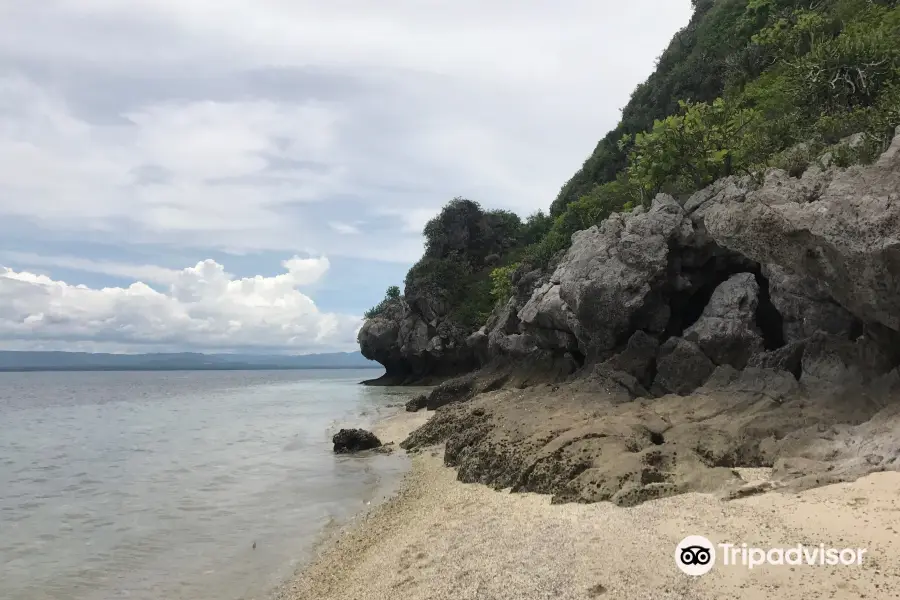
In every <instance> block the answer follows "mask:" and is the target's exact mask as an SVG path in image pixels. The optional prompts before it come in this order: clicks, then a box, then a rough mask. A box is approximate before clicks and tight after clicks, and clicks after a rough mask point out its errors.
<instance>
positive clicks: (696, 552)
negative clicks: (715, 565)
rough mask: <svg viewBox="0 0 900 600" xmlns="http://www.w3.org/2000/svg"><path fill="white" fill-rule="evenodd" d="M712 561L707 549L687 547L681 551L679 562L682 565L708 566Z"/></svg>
mask: <svg viewBox="0 0 900 600" xmlns="http://www.w3.org/2000/svg"><path fill="white" fill-rule="evenodd" d="M710 559H712V553H711V552H710V549H709V548H704V547H703V546H687V547H686V548H682V549H681V555H680V560H681V563H682V564H684V565H708V564H709V561H710Z"/></svg>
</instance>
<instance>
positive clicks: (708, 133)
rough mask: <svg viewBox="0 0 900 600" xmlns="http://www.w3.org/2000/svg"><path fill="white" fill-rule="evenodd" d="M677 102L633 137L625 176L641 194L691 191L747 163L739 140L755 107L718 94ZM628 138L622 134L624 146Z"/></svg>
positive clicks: (741, 168) (753, 114)
mask: <svg viewBox="0 0 900 600" xmlns="http://www.w3.org/2000/svg"><path fill="white" fill-rule="evenodd" d="M679 105H680V108H681V111H680V113H679V114H677V115H671V116H669V117H666V118H665V119H663V120H657V121H656V122H655V123H654V124H653V128H652V129H651V130H650V131H647V132H644V133H638V134H637V135H635V136H634V138H633V144H634V146H633V149H632V150H631V153H630V154H629V157H628V162H629V164H628V176H629V178H630V179H631V181H634V182H635V183H636V184H638V185H639V186H640V187H641V188H642V189H643V190H644V191H645V195H644V197H645V198H647V197H651V198H652V197H653V196H654V195H656V193H657V192H660V191H670V192H673V193H682V192H691V191H695V190H698V189H700V188H702V187H704V186H706V185H708V184H710V183H712V182H713V181H714V180H715V179H717V178H719V177H724V176H727V175H731V174H732V173H733V172H738V171H743V170H745V169H746V168H747V166H748V164H747V162H748V161H747V159H746V156H745V154H744V153H743V152H742V148H743V147H742V146H741V139H740V138H741V136H742V134H743V133H744V130H745V129H746V128H747V127H748V126H749V125H751V124H752V123H753V122H754V120H756V119H757V118H758V114H757V113H756V112H755V111H753V110H750V109H741V108H738V107H736V106H735V105H734V104H733V103H727V102H725V101H724V100H723V99H721V98H718V99H716V100H715V101H714V102H713V103H712V104H706V103H705V102H700V103H689V102H680V103H679ZM630 142H632V138H629V137H625V138H623V140H622V145H623V147H624V146H625V145H627V144H629V143H630Z"/></svg>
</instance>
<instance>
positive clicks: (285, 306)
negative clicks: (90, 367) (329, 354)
mask: <svg viewBox="0 0 900 600" xmlns="http://www.w3.org/2000/svg"><path fill="white" fill-rule="evenodd" d="M110 265H113V270H120V269H121V270H124V269H125V266H124V265H115V264H113V263H109V264H107V265H102V264H101V265H100V266H101V267H103V266H110ZM282 265H283V267H284V268H285V272H284V273H281V274H279V275H276V276H273V277H262V276H256V277H248V278H243V279H238V278H235V277H233V276H232V275H230V274H229V273H227V272H226V271H225V269H224V267H223V266H222V265H220V264H218V263H216V262H215V261H213V260H205V261H202V262H200V263H198V264H197V265H196V266H194V267H189V268H186V269H183V270H180V271H178V270H170V269H161V268H157V270H155V271H147V269H148V267H139V269H138V270H143V271H146V272H147V273H148V274H150V275H151V276H153V277H156V278H157V279H166V280H168V286H167V288H166V289H165V290H164V291H156V290H154V289H153V288H151V287H150V286H148V285H147V284H145V283H143V282H140V281H138V282H135V283H133V284H131V285H130V286H128V287H124V288H123V287H107V288H101V289H95V288H89V287H87V286H84V285H69V284H67V283H65V282H63V281H57V280H54V279H52V278H51V277H49V276H46V275H37V274H34V273H29V272H23V271H18V272H17V271H15V270H13V269H10V268H8V267H0V345H2V346H3V347H7V348H18V349H35V348H43V349H46V348H50V347H54V345H58V346H60V347H65V348H71V347H73V344H74V345H78V344H81V345H84V344H93V346H92V347H94V348H109V347H114V348H124V349H129V350H132V351H138V350H145V351H146V350H159V349H160V348H166V349H185V348H187V349H194V350H201V351H203V350H207V351H208V350H245V351H253V350H265V351H282V352H292V353H303V352H313V351H330V350H349V349H352V348H353V347H354V346H355V336H356V333H357V331H358V328H359V326H360V323H361V320H360V318H359V317H354V316H351V315H339V314H334V313H325V312H322V311H320V310H319V309H318V308H317V307H316V305H315V303H314V302H313V301H312V299H310V298H309V297H308V296H306V295H305V294H303V293H302V292H301V291H300V290H299V289H298V288H299V287H300V286H304V285H308V284H312V283H315V282H316V281H318V280H319V279H320V278H321V277H322V276H323V275H324V274H325V272H326V271H327V270H328V267H329V262H328V259H326V258H324V257H322V258H298V257H294V258H291V259H289V260H286V261H284V262H283V263H282Z"/></svg>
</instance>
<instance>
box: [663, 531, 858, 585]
mask: <svg viewBox="0 0 900 600" xmlns="http://www.w3.org/2000/svg"><path fill="white" fill-rule="evenodd" d="M866 552H867V550H866V549H865V548H826V547H825V544H819V545H818V546H804V545H803V544H797V545H796V546H791V547H788V548H769V549H763V548H754V547H750V546H748V545H747V544H727V543H722V544H713V543H712V542H710V541H709V540H708V539H707V538H705V537H703V536H702V535H689V536H688V537H686V538H684V539H683V540H681V542H679V544H678V546H676V547H675V565H676V566H677V567H678V568H679V569H680V570H681V572H682V573H685V574H687V575H692V576H694V577H697V576H699V575H705V574H707V573H709V572H710V571H711V570H712V568H713V567H714V566H715V565H716V562H718V563H719V564H720V565H722V566H725V567H730V566H741V567H746V568H747V569H753V568H754V567H759V566H762V565H790V566H797V565H823V566H837V565H844V566H851V565H856V566H859V565H861V564H862V561H863V556H864V555H865V553H866ZM717 557H718V559H719V560H718V561H717Z"/></svg>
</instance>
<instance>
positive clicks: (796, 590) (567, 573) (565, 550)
mask: <svg viewBox="0 0 900 600" xmlns="http://www.w3.org/2000/svg"><path fill="white" fill-rule="evenodd" d="M424 418H425V416H424V415H423V414H421V413H415V414H407V413H404V414H401V415H397V416H396V417H392V418H391V419H389V420H387V421H386V422H384V423H382V425H381V427H379V428H378V429H377V430H376V432H377V433H378V434H379V435H380V436H382V439H383V440H385V441H399V440H401V439H403V437H404V436H405V434H406V432H407V431H408V430H410V429H412V428H413V427H415V426H418V425H420V424H421V423H422V422H423V420H424ZM742 476H743V477H745V478H747V479H748V480H753V481H759V480H761V479H764V478H765V477H766V472H765V470H758V469H754V470H747V471H746V472H744V473H742ZM898 500H900V474H897V473H878V474H875V475H870V476H868V477H865V478H863V479H860V480H858V481H856V482H854V483H850V484H839V485H833V486H829V487H824V488H818V489H814V490H810V491H807V492H804V493H802V494H791V495H784V494H781V493H778V492H774V493H768V494H764V495H758V496H752V497H749V498H744V499H740V500H735V501H730V502H725V501H722V500H720V499H718V498H717V497H716V496H714V495H710V494H686V495H682V496H677V497H674V498H666V499H663V500H656V501H652V502H647V503H645V504H642V505H640V506H637V507H634V508H619V507H616V506H614V505H612V504H609V503H600V504H591V505H572V504H567V505H556V506H553V505H551V504H550V499H549V497H548V496H541V495H536V494H508V493H505V492H496V491H493V490H491V489H489V488H487V487H484V486H481V485H475V484H461V483H458V482H457V481H456V474H455V472H454V471H453V470H452V469H448V468H446V467H444V466H443V464H442V460H441V456H440V452H439V451H437V450H435V451H434V452H432V453H431V454H428V453H426V454H424V455H418V456H415V457H414V458H413V468H412V470H411V472H410V473H409V474H408V475H407V477H406V479H405V481H404V483H403V485H402V487H401V490H400V492H399V493H398V494H397V495H396V496H395V497H394V498H393V499H391V500H390V501H388V502H387V503H385V504H383V505H381V506H379V507H377V508H375V509H374V510H373V511H372V512H371V513H370V514H368V515H366V516H364V517H361V518H360V519H357V520H356V521H355V522H354V523H353V524H352V525H351V526H349V527H348V528H347V530H346V531H344V532H343V533H342V535H339V536H337V538H338V539H336V540H334V541H332V542H331V543H330V544H328V545H327V546H326V547H325V548H324V549H323V550H322V551H321V552H320V554H319V557H318V559H317V560H316V561H315V562H314V564H313V565H311V566H310V567H309V568H308V569H306V570H305V571H304V572H303V573H301V574H300V575H299V576H298V577H297V579H296V580H295V581H293V582H292V583H291V584H289V585H288V587H287V588H286V590H285V591H284V597H285V598H290V599H292V600H300V599H302V600H332V599H334V600H338V599H340V600H376V599H377V600H382V599H384V600H388V599H390V600H425V599H429V600H437V599H445V598H446V599H452V600H465V599H470V598H479V599H509V600H530V599H537V598H541V599H550V598H554V599H555V598H560V599H569V598H600V597H602V598H616V599H623V600H627V599H634V598H647V599H654V600H659V599H666V598H672V599H675V598H678V599H682V598H710V599H713V598H716V599H717V598H748V599H757V598H758V599H760V600H762V599H764V598H847V599H851V598H852V599H857V598H874V599H883V598H885V599H886V598H900V547H898V542H897V540H898V536H900V533H898V532H900V502H898ZM690 534H696V535H704V536H706V537H708V538H710V539H711V540H712V541H713V542H715V543H720V542H732V543H737V544H740V543H742V542H746V543H748V544H749V545H752V546H759V547H764V548H768V547H785V546H789V545H796V544H797V543H803V544H806V545H809V546H818V545H819V544H825V545H826V547H827V546H834V547H838V548H844V547H854V548H855V547H862V548H867V550H868V553H867V554H866V557H865V560H864V562H863V564H862V566H859V567H857V566H851V567H848V566H833V567H831V566H805V565H802V566H795V567H790V566H764V567H758V568H756V569H753V570H752V571H750V570H748V569H747V568H746V567H724V566H717V567H716V568H714V569H713V570H712V572H710V573H709V574H707V575H704V576H702V577H697V578H692V577H689V576H687V575H684V574H682V573H681V572H680V571H678V570H677V569H676V566H675V563H674V551H675V546H676V544H677V543H678V542H679V541H680V540H681V539H682V538H683V537H685V536H686V535H690Z"/></svg>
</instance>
